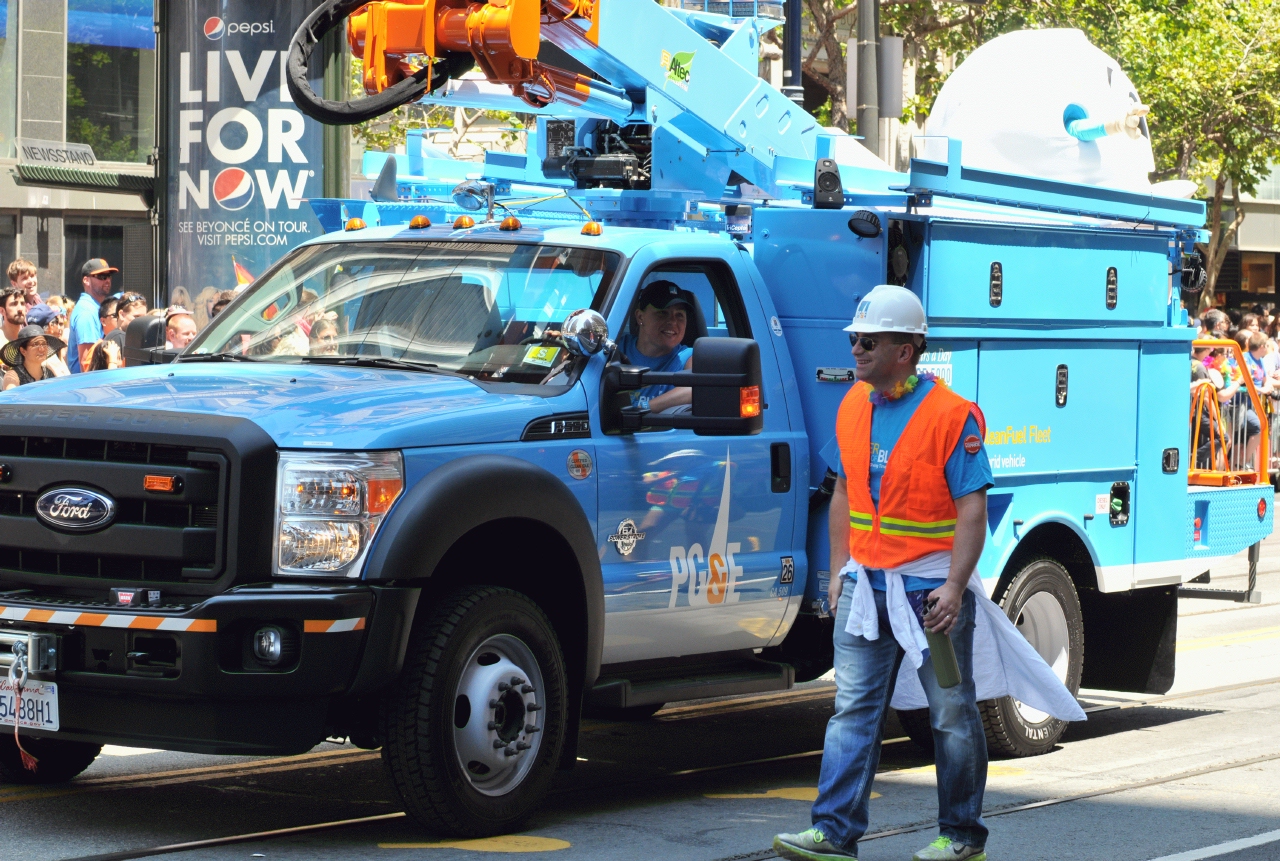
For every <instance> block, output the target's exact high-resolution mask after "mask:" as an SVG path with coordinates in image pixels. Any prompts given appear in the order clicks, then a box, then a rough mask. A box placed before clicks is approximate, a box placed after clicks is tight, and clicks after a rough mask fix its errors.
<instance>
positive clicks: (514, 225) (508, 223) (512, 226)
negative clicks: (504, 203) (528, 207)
mask: <svg viewBox="0 0 1280 861" xmlns="http://www.w3.org/2000/svg"><path fill="white" fill-rule="evenodd" d="M498 229H499V230H519V229H520V219H518V218H516V217H515V216H514V215H508V216H507V217H506V218H504V219H502V223H501V224H499V225H498Z"/></svg>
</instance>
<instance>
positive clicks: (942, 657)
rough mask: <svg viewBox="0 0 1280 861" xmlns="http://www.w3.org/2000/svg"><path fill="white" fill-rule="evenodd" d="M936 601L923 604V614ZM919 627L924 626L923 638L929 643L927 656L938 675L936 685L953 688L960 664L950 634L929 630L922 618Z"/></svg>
mask: <svg viewBox="0 0 1280 861" xmlns="http://www.w3.org/2000/svg"><path fill="white" fill-rule="evenodd" d="M936 603H937V601H930V602H929V603H928V604H926V605H925V606H924V612H925V615H928V614H929V613H931V612H932V611H933V605H934V604H936ZM920 627H922V628H924V639H925V642H927V643H928V644H929V658H930V660H932V661H933V672H934V675H936V676H937V677H938V687H940V688H954V687H955V686H956V685H958V684H960V664H959V662H957V661H956V650H955V647H954V646H952V645H951V635H950V634H943V633H941V632H934V631H930V630H929V628H928V626H927V625H925V624H924V619H921V620H920Z"/></svg>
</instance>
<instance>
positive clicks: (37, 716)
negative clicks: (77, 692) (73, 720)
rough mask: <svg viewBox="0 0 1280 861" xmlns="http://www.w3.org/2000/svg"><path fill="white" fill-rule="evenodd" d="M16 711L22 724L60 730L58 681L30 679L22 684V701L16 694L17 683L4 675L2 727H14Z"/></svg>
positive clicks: (0, 684) (0, 688) (1, 685)
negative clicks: (14, 684)
mask: <svg viewBox="0 0 1280 861" xmlns="http://www.w3.org/2000/svg"><path fill="white" fill-rule="evenodd" d="M15 714H16V715H17V716H18V726H21V727H25V728H27V729H42V730H46V731H48V732H57V731H58V684H57V682H37V681H34V680H32V681H28V682H27V683H26V684H25V685H23V687H22V700H21V702H18V701H16V698H15V697H14V695H13V682H11V681H9V679H8V678H0V730H2V729H3V728H4V727H12V726H13V717H14V715H15Z"/></svg>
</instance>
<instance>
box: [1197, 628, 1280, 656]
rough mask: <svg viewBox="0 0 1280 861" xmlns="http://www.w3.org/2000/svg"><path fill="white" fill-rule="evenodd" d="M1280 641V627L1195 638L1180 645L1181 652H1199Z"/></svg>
mask: <svg viewBox="0 0 1280 861" xmlns="http://www.w3.org/2000/svg"><path fill="white" fill-rule="evenodd" d="M1275 639H1280V625H1278V626H1274V627H1271V628H1254V629H1253V630H1250V631H1236V632H1235V633H1232V634H1219V635H1218V636H1216V637H1193V638H1191V639H1189V640H1182V641H1181V642H1179V643H1178V651H1179V652H1198V651H1200V650H1201V649H1215V648H1218V647H1219V646H1239V645H1243V644H1245V643H1257V642H1261V641H1262V640H1275Z"/></svg>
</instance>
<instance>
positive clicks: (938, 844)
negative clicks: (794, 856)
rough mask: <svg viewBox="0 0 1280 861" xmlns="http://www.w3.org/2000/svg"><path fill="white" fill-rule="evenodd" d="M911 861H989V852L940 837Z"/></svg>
mask: <svg viewBox="0 0 1280 861" xmlns="http://www.w3.org/2000/svg"><path fill="white" fill-rule="evenodd" d="M774 845H775V846H776V845H777V843H776V842H775V843H774ZM911 861H987V852H986V850H985V849H983V848H982V847H981V846H966V845H965V844H963V843H960V842H958V841H955V840H952V839H951V838H950V837H942V836H939V837H938V839H937V840H935V841H933V842H932V843H930V844H929V845H928V846H926V847H924V848H923V849H921V850H920V851H919V852H917V853H916V854H914V855H912V856H911Z"/></svg>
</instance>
